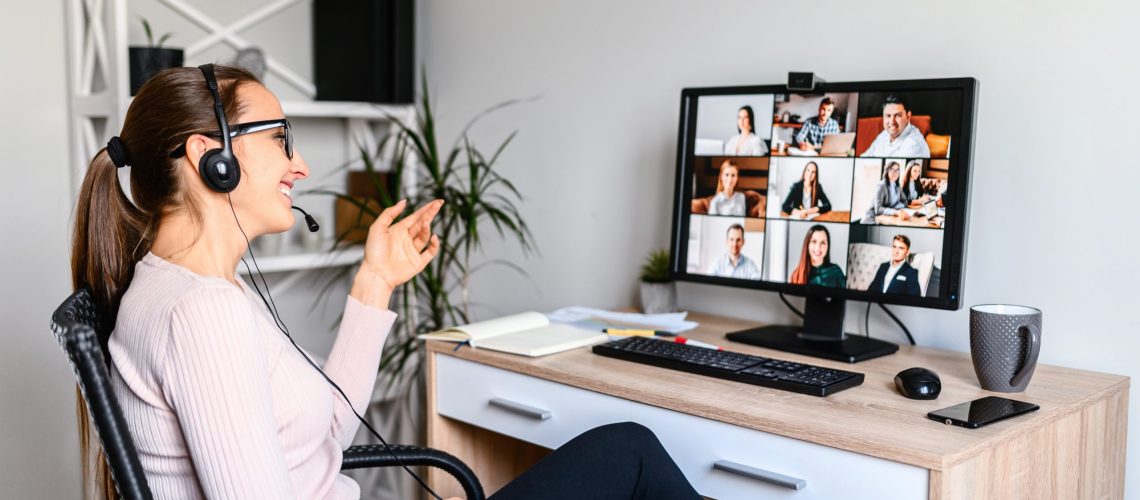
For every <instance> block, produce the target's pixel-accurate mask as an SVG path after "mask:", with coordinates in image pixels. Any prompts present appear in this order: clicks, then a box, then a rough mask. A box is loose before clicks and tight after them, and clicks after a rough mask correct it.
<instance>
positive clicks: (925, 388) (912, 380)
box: [895, 366, 942, 399]
mask: <svg viewBox="0 0 1140 500" xmlns="http://www.w3.org/2000/svg"><path fill="white" fill-rule="evenodd" d="M895 387H897V388H898V390H899V393H901V394H902V395H903V396H906V397H907V398H910V399H938V393H940V392H942V380H940V379H939V378H938V374H937V373H934V372H933V371H931V370H928V369H926V368H922V367H918V366H916V367H914V368H907V369H905V370H903V371H901V372H899V374H898V375H895Z"/></svg>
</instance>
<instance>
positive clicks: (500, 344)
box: [419, 312, 609, 356]
mask: <svg viewBox="0 0 1140 500" xmlns="http://www.w3.org/2000/svg"><path fill="white" fill-rule="evenodd" d="M419 338H421V339H426V340H443V341H447V342H464V341H470V342H471V347H475V348H478V349H491V350H495V351H502V352H509V353H511V354H521V355H523V356H545V355H547V354H553V353H556V352H562V351H567V350H570V349H574V348H576V347H584V346H588V345H593V344H597V343H599V342H605V341H606V340H608V339H609V337H608V336H607V335H606V334H604V333H601V332H595V331H590V330H583V329H580V328H574V327H572V326H567V325H563V324H559V323H551V322H550V320H548V319H547V318H546V315H544V314H541V313H537V312H525V313H520V314H515V315H511V316H504V317H502V318H496V319H491V320H487V321H480V322H478V323H471V324H469V325H463V326H456V327H453V328H448V329H446V330H441V331H438V332H434V333H425V334H422V335H420V336H419Z"/></svg>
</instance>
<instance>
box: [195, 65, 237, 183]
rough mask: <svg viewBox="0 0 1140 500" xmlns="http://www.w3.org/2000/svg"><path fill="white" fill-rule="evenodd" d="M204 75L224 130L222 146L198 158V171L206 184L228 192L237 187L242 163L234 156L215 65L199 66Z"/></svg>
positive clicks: (220, 126)
mask: <svg viewBox="0 0 1140 500" xmlns="http://www.w3.org/2000/svg"><path fill="white" fill-rule="evenodd" d="M198 69H200V70H202V76H205V77H206V86H207V87H209V89H210V95H212V96H214V117H215V118H217V119H218V128H219V129H221V131H222V148H221V149H217V148H215V149H211V150H209V151H206V153H205V154H203V155H202V158H201V159H199V160H198V173H199V174H201V176H202V180H203V181H205V182H206V186H209V188H210V189H212V190H214V191H217V192H219V193H228V192H230V191H233V190H234V189H235V188H237V185H238V181H240V180H241V165H239V164H238V160H237V157H236V156H234V148H233V141H232V140H231V139H230V126H229V123H228V121H227V120H226V112H225V109H223V108H222V97H221V95H219V94H218V80H217V78H216V77H215V76H214V65H213V64H203V65H201V66H198Z"/></svg>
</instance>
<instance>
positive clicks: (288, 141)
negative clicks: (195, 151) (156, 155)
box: [170, 118, 293, 160]
mask: <svg viewBox="0 0 1140 500" xmlns="http://www.w3.org/2000/svg"><path fill="white" fill-rule="evenodd" d="M275 128H284V129H285V156H287V157H288V158H289V159H290V160H292V159H293V132H292V131H291V130H290V129H289V120H286V119H284V118H282V119H279V120H262V121H257V122H249V123H235V124H233V125H230V139H233V138H235V137H238V136H241V135H246V134H254V133H257V132H263V131H266V130H271V129H275ZM205 135H208V136H211V137H219V138H220V137H221V136H222V133H221V131H217V130H215V131H213V132H207V133H205ZM185 154H186V145H185V144H181V145H179V146H178V147H177V148H174V151H171V152H170V157H171V158H178V157H181V156H183V155H185Z"/></svg>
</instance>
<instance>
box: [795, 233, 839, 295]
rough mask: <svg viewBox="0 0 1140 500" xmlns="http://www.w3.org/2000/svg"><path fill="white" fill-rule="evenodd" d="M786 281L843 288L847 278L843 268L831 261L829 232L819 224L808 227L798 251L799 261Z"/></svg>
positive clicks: (796, 283)
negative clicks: (802, 244)
mask: <svg viewBox="0 0 1140 500" xmlns="http://www.w3.org/2000/svg"><path fill="white" fill-rule="evenodd" d="M788 282H789V283H791V284H793V285H814V286H831V287H837V288H843V287H844V286H846V285H847V279H846V278H845V277H844V276H843V269H840V268H839V265H838V264H834V263H832V262H831V233H829V232H827V228H826V227H823V225H821V224H816V225H814V226H812V227H811V229H808V232H807V235H806V236H804V247H803V250H801V251H800V263H799V265H797V266H796V269H795V270H794V271H792V276H791V277H790V278H788Z"/></svg>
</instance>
